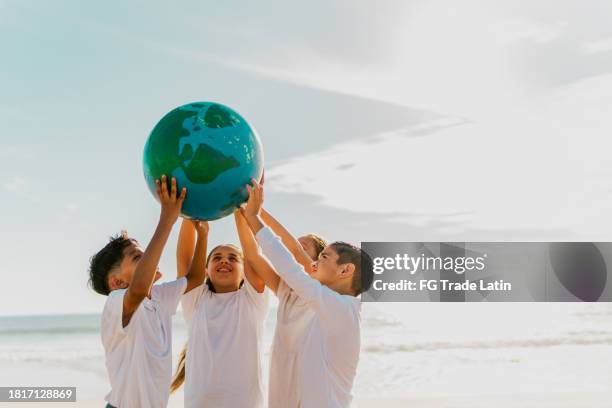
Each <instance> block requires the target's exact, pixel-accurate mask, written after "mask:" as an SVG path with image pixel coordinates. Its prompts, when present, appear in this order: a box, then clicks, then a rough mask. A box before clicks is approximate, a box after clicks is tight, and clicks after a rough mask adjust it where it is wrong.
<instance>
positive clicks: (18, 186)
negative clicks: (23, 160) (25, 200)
mask: <svg viewBox="0 0 612 408" xmlns="http://www.w3.org/2000/svg"><path fill="white" fill-rule="evenodd" d="M25 186H26V181H25V179H24V178H22V177H19V176H16V177H13V178H12V179H11V180H10V181H7V182H6V183H4V184H3V185H2V188H3V189H4V190H5V191H8V192H10V193H16V192H18V191H21V190H23V189H24V188H25Z"/></svg>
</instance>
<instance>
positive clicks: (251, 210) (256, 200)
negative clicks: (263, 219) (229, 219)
mask: <svg viewBox="0 0 612 408" xmlns="http://www.w3.org/2000/svg"><path fill="white" fill-rule="evenodd" d="M251 183H253V186H251V185H249V184H247V185H246V189H247V191H248V192H249V199H248V200H247V203H246V205H244V206H242V207H241V209H242V213H243V214H244V216H245V217H246V218H247V219H248V218H249V217H255V216H258V215H259V214H260V213H261V207H262V206H263V201H264V191H263V186H262V185H261V184H259V183H258V182H257V181H256V180H255V179H251Z"/></svg>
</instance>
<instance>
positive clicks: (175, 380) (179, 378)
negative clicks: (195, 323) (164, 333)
mask: <svg viewBox="0 0 612 408" xmlns="http://www.w3.org/2000/svg"><path fill="white" fill-rule="evenodd" d="M186 357H187V345H186V344H185V345H184V346H183V349H182V350H181V354H180V355H179V361H178V364H177V365H176V372H175V373H174V377H172V383H171V384H170V394H172V393H174V391H176V390H178V389H179V388H181V385H183V383H184V382H185V358H186Z"/></svg>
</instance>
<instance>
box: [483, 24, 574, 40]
mask: <svg viewBox="0 0 612 408" xmlns="http://www.w3.org/2000/svg"><path fill="white" fill-rule="evenodd" d="M566 27H567V22H564V21H560V22H557V23H555V24H544V23H540V22H536V21H530V20H507V21H503V22H500V23H497V24H494V25H491V30H492V32H493V34H494V35H495V36H496V38H497V39H498V41H500V42H501V43H502V44H507V45H508V44H513V43H516V42H518V41H533V42H535V43H538V44H545V43H548V42H551V41H553V40H555V39H557V38H558V37H559V36H560V35H561V33H562V32H563V30H564V29H565V28H566Z"/></svg>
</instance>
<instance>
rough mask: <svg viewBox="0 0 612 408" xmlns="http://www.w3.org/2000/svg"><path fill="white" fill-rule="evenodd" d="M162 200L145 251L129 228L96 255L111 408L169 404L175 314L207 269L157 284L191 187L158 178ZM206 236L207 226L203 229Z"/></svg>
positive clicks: (94, 275)
mask: <svg viewBox="0 0 612 408" xmlns="http://www.w3.org/2000/svg"><path fill="white" fill-rule="evenodd" d="M155 184H156V188H157V190H156V191H157V196H158V197H159V200H160V202H161V215H160V218H159V223H158V225H157V228H156V230H155V233H154V234H153V237H152V238H151V242H149V245H147V248H146V249H145V250H144V251H143V250H142V248H141V247H140V245H139V244H138V242H137V241H136V240H134V239H132V238H129V237H128V236H127V234H126V233H123V234H122V235H121V236H119V237H115V238H113V239H111V241H110V242H109V243H108V244H107V245H106V246H105V247H104V248H103V249H102V250H100V251H99V252H98V253H97V254H96V255H94V256H93V257H92V258H91V261H90V262H91V264H90V269H89V276H90V284H91V286H92V287H93V289H94V290H95V291H96V292H98V293H100V294H102V295H106V296H108V298H107V300H106V304H105V306H104V311H103V312H102V321H101V336H102V344H103V346H104V352H105V354H106V368H107V371H108V376H109V380H110V383H111V391H110V392H109V394H108V395H107V396H106V401H107V402H108V405H107V407H121V408H130V407H152V408H161V407H165V406H166V405H167V404H168V397H169V390H168V388H169V385H170V381H171V377H172V315H173V314H174V313H175V312H176V308H177V305H178V302H179V300H180V298H181V296H182V295H183V293H185V292H189V291H190V290H191V289H193V288H195V287H196V286H198V285H199V284H200V283H201V281H202V279H203V278H202V277H201V276H200V275H201V273H202V271H200V270H198V269H197V268H190V270H189V272H188V273H186V276H185V277H182V278H180V279H177V280H175V281H172V282H168V283H163V284H159V285H154V282H155V281H157V280H158V279H159V278H160V277H161V274H160V272H159V270H158V263H159V259H160V257H161V253H162V251H163V248H164V246H165V244H166V241H167V240H168V236H169V235H170V231H171V230H172V226H173V225H174V223H175V222H176V220H177V218H178V216H179V213H180V211H181V207H182V205H183V201H184V200H185V196H186V189H185V188H183V189H182V190H181V192H180V195H177V187H176V180H175V179H174V178H172V181H171V189H170V191H168V187H167V180H166V177H165V176H162V180H161V183H160V181H159V180H156V181H155ZM199 231H200V233H201V234H203V235H205V234H206V231H204V230H199Z"/></svg>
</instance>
